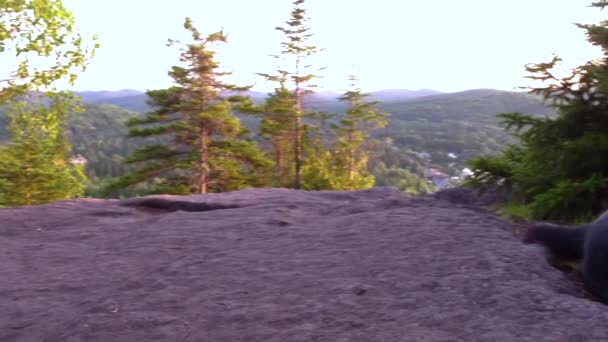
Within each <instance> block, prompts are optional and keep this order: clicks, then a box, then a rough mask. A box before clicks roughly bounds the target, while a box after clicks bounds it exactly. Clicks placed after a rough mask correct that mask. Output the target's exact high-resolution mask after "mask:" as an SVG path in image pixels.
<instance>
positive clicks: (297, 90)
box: [260, 0, 319, 189]
mask: <svg viewBox="0 0 608 342" xmlns="http://www.w3.org/2000/svg"><path fill="white" fill-rule="evenodd" d="M304 2H305V0H295V1H294V2H293V5H294V7H293V10H292V12H291V18H290V20H288V21H286V22H285V24H286V26H285V27H277V28H276V30H278V31H280V32H282V33H283V34H284V35H285V38H286V41H284V42H282V43H281V45H282V46H283V50H282V51H281V55H275V56H274V57H276V58H283V59H288V60H289V63H292V64H291V67H290V69H291V68H292V69H291V70H289V71H288V70H278V74H277V75H270V74H260V75H262V76H264V77H265V78H266V79H268V80H271V81H277V82H283V81H285V80H288V81H290V83H291V84H292V85H293V88H292V89H290V88H291V87H288V89H290V91H292V92H293V96H294V103H293V105H294V108H293V119H292V122H291V123H290V126H291V127H292V130H293V134H292V139H293V146H292V148H293V164H294V165H293V167H294V182H293V187H294V188H296V189H299V188H300V187H301V186H302V181H301V172H302V166H303V163H304V155H303V144H304V142H303V137H304V122H303V117H304V115H305V113H304V108H303V106H302V97H303V96H304V95H305V94H306V93H308V92H309V91H310V90H311V89H312V88H314V87H315V85H313V84H312V83H311V81H312V80H313V79H314V78H317V77H319V76H317V75H314V74H312V73H309V72H308V71H307V70H308V69H309V68H311V67H312V66H311V65H307V64H306V59H307V57H309V56H311V55H313V54H315V53H317V52H318V51H319V49H318V48H317V47H315V46H314V45H310V43H309V40H310V38H311V37H312V36H313V35H312V33H310V27H308V26H307V21H308V18H307V17H306V10H305V9H304V8H303V7H302V5H303V4H304Z"/></svg>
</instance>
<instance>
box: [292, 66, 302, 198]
mask: <svg viewBox="0 0 608 342" xmlns="http://www.w3.org/2000/svg"><path fill="white" fill-rule="evenodd" d="M299 77H300V56H298V58H297V59H296V82H295V83H296V91H295V96H296V117H295V127H294V132H295V137H294V144H293V147H294V162H295V169H296V170H295V178H294V184H293V187H294V188H295V189H300V187H301V177H300V170H301V169H302V89H300V78H299Z"/></svg>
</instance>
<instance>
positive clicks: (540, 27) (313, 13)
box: [64, 0, 606, 91]
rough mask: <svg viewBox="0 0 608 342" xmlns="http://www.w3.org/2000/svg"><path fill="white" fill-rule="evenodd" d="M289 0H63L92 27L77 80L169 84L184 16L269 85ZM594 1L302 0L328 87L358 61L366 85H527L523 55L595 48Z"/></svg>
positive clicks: (599, 16)
mask: <svg viewBox="0 0 608 342" xmlns="http://www.w3.org/2000/svg"><path fill="white" fill-rule="evenodd" d="M291 1H292V0H258V1H252V0H171V1H167V0H145V1H144V0H64V2H65V4H66V6H68V7H69V8H70V9H71V10H72V11H73V12H74V14H75V16H76V20H77V23H78V27H79V28H80V30H81V31H82V32H83V33H85V34H93V33H95V34H98V35H99V37H100V43H101V48H100V50H99V52H98V55H97V56H96V58H95V59H94V60H93V61H92V64H91V66H90V68H89V69H88V70H87V72H86V73H84V74H82V76H81V77H80V79H79V81H78V83H77V85H76V89H78V90H101V89H105V90H118V89H124V88H133V89H139V90H145V89H156V88H163V87H167V86H169V85H170V84H171V83H170V82H171V81H170V78H169V77H168V76H167V71H168V69H169V68H170V67H171V66H172V65H174V64H176V63H177V59H178V51H177V48H175V47H173V48H169V47H166V46H165V43H166V41H167V39H168V38H180V37H184V34H185V30H184V29H183V26H182V25H183V21H184V17H185V16H190V17H191V18H192V19H193V21H194V23H195V25H196V26H197V27H198V28H199V29H200V31H202V32H203V33H210V32H212V31H216V30H219V29H224V31H225V32H226V33H227V34H228V44H226V45H225V46H223V47H221V48H219V49H218V53H219V56H218V57H219V60H220V61H221V63H222V66H223V69H225V70H229V71H233V72H234V75H233V76H232V77H231V78H230V79H229V80H230V81H234V82H237V83H239V84H241V85H242V84H254V83H255V84H256V85H255V87H254V89H257V90H261V91H267V90H269V89H272V85H271V84H268V83H266V82H264V81H263V80H262V79H261V78H260V77H259V76H257V75H255V73H256V72H270V71H272V70H273V69H274V68H275V65H276V61H275V60H273V59H272V58H271V57H269V56H268V54H271V53H277V52H278V51H279V50H280V46H279V44H280V42H281V40H282V36H281V34H280V33H279V32H277V31H275V30H274V28H275V27H276V26H280V25H282V24H283V23H284V21H285V20H287V19H288V18H289V14H290V11H291V8H292V4H291ZM590 2H591V0H557V1H556V0H509V1H505V0H460V1H454V0H374V1H364V0H307V1H306V3H305V7H306V9H307V11H308V15H309V17H310V18H311V20H310V26H311V27H312V28H313V32H314V33H315V37H314V38H313V42H314V43H315V44H316V45H317V46H319V47H322V48H325V49H326V50H325V51H324V52H322V54H321V55H320V56H319V57H318V58H317V60H316V61H315V63H317V64H318V65H319V66H325V67H327V70H325V71H324V72H323V75H324V77H325V79H324V80H321V81H319V83H320V85H321V86H322V87H323V89H324V90H338V91H339V90H342V89H344V88H345V86H346V85H347V82H346V77H347V74H348V73H349V71H350V70H351V65H353V64H354V65H355V66H356V67H357V69H358V70H359V71H358V73H359V77H360V79H361V86H362V88H363V89H364V90H367V91H371V90H379V89H391V88H400V89H420V88H431V89H437V90H442V91H458V90H464V89H471V88H497V89H505V90H512V89H513V88H515V87H518V86H521V85H525V84H526V82H527V81H526V80H524V79H523V76H524V75H525V71H524V65H525V64H526V63H530V62H545V61H549V60H550V59H551V54H552V53H557V54H558V55H560V56H562V57H563V58H564V59H565V66H568V67H571V66H576V65H579V64H581V63H582V62H584V61H586V60H589V59H591V58H596V57H598V56H599V50H598V49H597V48H594V47H592V46H591V45H590V44H589V43H587V41H586V40H585V39H584V33H583V31H582V30H580V29H578V28H577V27H576V26H574V24H573V23H574V22H581V23H597V22H599V21H600V20H603V19H604V17H605V16H606V13H605V12H601V11H599V10H598V9H595V8H589V7H587V6H588V5H589V3H590Z"/></svg>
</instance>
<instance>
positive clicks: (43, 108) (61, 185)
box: [0, 96, 86, 206]
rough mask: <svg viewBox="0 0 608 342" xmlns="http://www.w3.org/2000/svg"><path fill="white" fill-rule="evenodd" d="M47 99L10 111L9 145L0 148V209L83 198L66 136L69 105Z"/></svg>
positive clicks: (80, 179) (21, 104) (16, 104)
mask: <svg viewBox="0 0 608 342" xmlns="http://www.w3.org/2000/svg"><path fill="white" fill-rule="evenodd" d="M49 97H50V98H47V99H46V100H47V101H40V99H33V98H31V97H30V98H29V99H28V100H21V101H15V102H12V103H11V104H10V106H9V109H8V111H9V117H10V122H9V125H8V128H9V133H10V140H9V142H8V143H7V144H6V145H4V146H0V179H1V181H0V205H5V206H15V205H33V204H42V203H48V202H52V201H56V200H62V199H68V198H72V197H78V196H81V195H82V194H83V190H84V181H85V180H86V177H85V176H84V172H83V166H82V165H80V164H74V163H72V162H71V160H70V145H69V143H68V142H67V139H66V136H65V115H66V114H65V113H66V112H68V110H69V108H70V107H69V103H66V102H65V101H64V99H63V98H61V97H51V96H49ZM49 100H50V104H48V103H41V102H48V101H49Z"/></svg>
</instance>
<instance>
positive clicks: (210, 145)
mask: <svg viewBox="0 0 608 342" xmlns="http://www.w3.org/2000/svg"><path fill="white" fill-rule="evenodd" d="M184 28H185V29H186V30H187V31H189V33H190V35H191V37H192V42H191V43H188V44H184V45H182V48H181V58H180V61H181V62H182V63H183V64H184V65H183V66H174V67H173V68H172V69H171V70H170V72H169V75H170V76H171V78H172V79H173V81H174V84H175V85H174V86H173V87H171V88H169V89H164V90H154V91H148V92H147V94H148V96H149V98H150V104H151V105H152V106H154V107H155V108H156V109H155V110H153V111H151V112H149V113H147V115H146V116H145V117H143V118H137V119H132V120H131V121H129V123H128V125H129V127H130V130H129V136H131V137H156V138H157V140H158V139H160V143H155V144H151V145H147V146H145V147H143V148H141V149H139V150H137V151H135V152H134V153H133V154H132V155H130V156H129V158H128V159H127V162H128V163H137V164H140V165H142V166H141V168H139V169H138V170H137V171H135V172H132V173H130V174H128V175H126V176H123V177H121V178H119V179H118V180H117V181H116V182H114V183H112V184H111V185H110V186H108V188H107V189H106V193H108V192H111V191H113V190H115V189H118V188H122V187H126V186H130V185H133V184H136V183H141V182H144V181H146V180H149V179H151V178H153V177H159V176H162V181H161V186H162V187H161V189H157V190H156V191H157V192H158V191H162V192H167V193H203V194H204V193H207V192H219V191H229V190H234V189H239V188H243V187H246V186H249V185H255V174H254V170H255V169H256V168H266V167H268V166H269V165H270V162H269V161H268V160H267V159H265V158H264V156H263V154H262V153H261V151H259V150H258V149H257V147H256V146H255V144H254V143H253V142H250V141H245V140H243V139H241V138H242V137H243V136H244V135H245V134H246V133H247V131H246V129H245V128H244V127H243V126H242V125H241V124H240V121H239V119H238V118H237V117H235V116H234V115H233V114H232V109H233V102H234V103H239V102H241V104H242V102H243V101H245V102H246V100H247V99H244V98H242V97H238V96H234V97H231V98H227V97H225V95H226V92H229V91H241V90H246V89H248V88H247V87H237V86H235V85H232V84H228V83H224V82H223V81H222V80H221V78H222V76H225V75H228V74H230V73H228V72H222V71H219V67H220V65H219V63H218V62H217V61H216V60H215V53H214V51H212V50H211V49H210V46H211V45H213V44H215V43H222V42H223V43H225V42H226V41H227V40H226V35H225V34H224V33H223V32H221V31H220V32H215V33H212V34H210V35H208V36H206V37H205V36H203V35H201V33H200V32H199V31H198V30H197V29H196V28H195V27H194V25H193V23H192V21H191V20H190V19H189V18H186V20H185V23H184ZM169 43H170V44H169V45H173V44H176V43H179V42H177V41H173V40H170V42H169Z"/></svg>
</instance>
